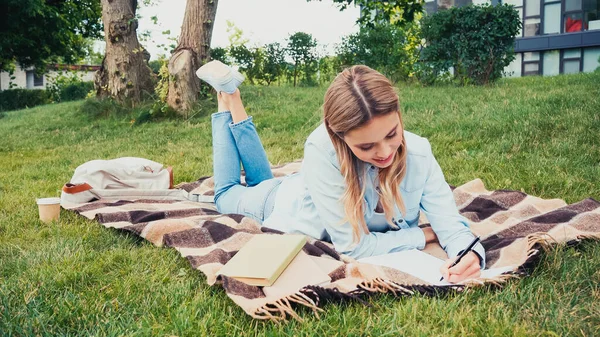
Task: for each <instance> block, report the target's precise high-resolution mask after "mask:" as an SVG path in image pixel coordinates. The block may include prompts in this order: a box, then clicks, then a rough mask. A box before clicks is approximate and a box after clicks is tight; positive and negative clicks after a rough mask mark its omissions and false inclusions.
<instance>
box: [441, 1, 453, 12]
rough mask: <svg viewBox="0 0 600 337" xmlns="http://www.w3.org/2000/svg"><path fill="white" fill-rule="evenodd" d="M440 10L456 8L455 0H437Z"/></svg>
mask: <svg viewBox="0 0 600 337" xmlns="http://www.w3.org/2000/svg"><path fill="white" fill-rule="evenodd" d="M437 5H438V10H440V9H448V8H450V7H452V6H454V0H437Z"/></svg>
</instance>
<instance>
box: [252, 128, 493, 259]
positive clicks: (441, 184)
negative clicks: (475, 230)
mask: <svg viewBox="0 0 600 337" xmlns="http://www.w3.org/2000/svg"><path fill="white" fill-rule="evenodd" d="M404 137H405V139H406V146H407V148H408V155H407V160H406V165H407V167H406V175H405V177H404V179H403V180H402V183H401V184H400V190H401V194H402V200H403V201H404V205H405V207H406V214H402V213H401V211H400V209H399V208H398V207H397V206H396V207H395V214H394V217H393V219H392V222H393V223H387V221H386V220H385V217H384V215H383V214H379V213H376V212H375V208H376V206H377V203H378V201H379V195H378V193H377V186H378V178H377V175H378V168H377V167H375V166H372V165H370V164H368V163H364V162H363V165H365V167H364V169H366V171H367V174H366V180H365V181H364V182H363V183H365V184H366V187H365V200H364V204H363V206H364V207H363V209H364V211H365V221H366V223H367V226H368V228H369V231H370V233H369V234H362V235H361V238H360V241H359V242H358V243H356V242H353V231H352V225H350V223H348V222H344V221H343V220H344V218H345V212H344V206H343V204H342V202H341V201H340V200H341V197H342V195H343V193H344V191H345V189H346V187H345V181H344V177H343V176H342V174H341V172H340V165H339V162H338V159H337V155H336V152H335V149H334V147H333V144H332V142H331V139H330V138H329V135H328V134H327V131H326V129H325V126H324V125H323V124H321V125H320V126H319V127H318V128H317V129H315V130H314V131H313V132H312V133H311V135H310V136H309V137H308V139H307V140H306V143H305V145H304V160H303V161H302V167H301V169H300V172H299V173H296V174H293V175H290V176H288V177H285V178H284V179H283V181H282V182H281V185H280V186H279V189H278V191H277V195H276V200H275V207H274V209H273V213H272V214H271V215H270V216H269V217H268V218H267V219H265V220H264V222H263V226H266V227H270V228H274V229H278V230H281V231H283V232H287V233H302V234H306V235H309V236H312V237H314V238H317V239H321V240H327V241H331V242H332V243H333V245H334V246H335V249H336V250H337V251H338V252H341V253H343V254H347V255H350V256H352V257H354V258H361V257H367V256H372V255H381V254H386V253H390V252H395V251H400V250H405V249H415V248H416V249H423V248H424V247H425V235H424V234H423V231H422V230H421V229H420V228H418V227H417V225H418V220H419V213H420V212H424V213H425V215H426V216H427V219H428V220H429V222H430V223H431V227H432V228H433V230H434V232H435V233H436V235H437V237H438V240H439V242H440V244H441V246H442V247H443V248H444V250H445V251H446V253H447V254H448V256H449V257H454V256H457V255H458V254H459V252H460V251H462V250H463V249H465V248H466V247H467V246H468V245H469V243H470V242H471V241H472V240H473V238H474V236H473V234H472V233H471V231H470V230H469V227H468V223H467V220H466V219H465V218H464V217H463V216H461V215H460V214H459V213H458V210H457V208H456V204H455V201H454V197H453V195H452V191H451V190H450V187H449V186H448V184H447V183H446V180H445V179H444V175H443V173H442V170H441V168H440V166H439V165H438V163H437V161H436V160H435V158H434V156H433V154H432V152H431V146H430V144H429V142H428V141H427V139H425V138H422V137H419V136H417V135H415V134H413V133H410V132H408V131H404ZM475 251H476V252H477V253H478V254H479V256H481V257H482V258H483V259H485V252H484V249H483V246H482V245H481V244H479V243H478V244H477V245H476V246H475ZM481 265H482V267H483V266H485V260H484V261H482V263H481Z"/></svg>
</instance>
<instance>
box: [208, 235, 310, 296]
mask: <svg viewBox="0 0 600 337" xmlns="http://www.w3.org/2000/svg"><path fill="white" fill-rule="evenodd" d="M305 243H306V237H305V236H304V235H291V234H283V235H277V234H257V235H255V236H253V237H252V239H250V240H249V241H248V242H247V243H246V244H245V245H244V246H243V247H242V248H241V249H240V250H239V251H238V252H237V254H235V255H234V256H233V257H232V258H231V259H230V260H229V261H228V262H227V263H226V264H225V265H224V266H223V268H221V270H219V272H218V273H217V275H225V276H229V277H233V278H235V279H236V280H238V281H241V282H244V283H246V284H249V285H254V286H270V285H272V284H273V283H274V282H275V280H277V278H278V277H279V275H281V273H282V272H283V271H284V270H285V268H286V267H287V266H288V265H289V264H290V262H291V261H292V260H293V259H294V257H295V256H296V255H297V254H298V252H299V251H300V250H301V249H302V247H304V244H305Z"/></svg>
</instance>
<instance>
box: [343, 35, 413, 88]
mask: <svg viewBox="0 0 600 337" xmlns="http://www.w3.org/2000/svg"><path fill="white" fill-rule="evenodd" d="M418 34H419V33H418V26H417V25H406V26H405V27H404V28H399V27H397V26H394V25H391V24H378V25H375V26H373V27H370V28H369V27H363V28H361V30H360V31H359V32H358V33H355V34H352V35H349V36H347V37H345V38H344V39H343V40H342V43H341V44H340V45H339V46H338V47H337V54H338V57H339V59H340V61H341V63H342V65H343V66H345V67H347V66H351V65H354V64H364V65H367V66H369V67H371V68H373V69H376V70H378V71H379V72H381V73H382V74H384V75H385V76H387V77H388V78H390V79H392V80H393V81H399V80H407V79H408V78H409V77H410V76H412V73H413V71H414V63H415V62H416V61H417V60H418V53H419V52H418V47H419V43H420V41H419V38H418Z"/></svg>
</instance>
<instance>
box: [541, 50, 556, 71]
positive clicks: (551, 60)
mask: <svg viewBox="0 0 600 337" xmlns="http://www.w3.org/2000/svg"><path fill="white" fill-rule="evenodd" d="M543 58H544V61H543V66H542V69H543V73H544V76H553V75H558V74H560V52H559V51H558V50H549V51H545V52H544V55H543Z"/></svg>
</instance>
